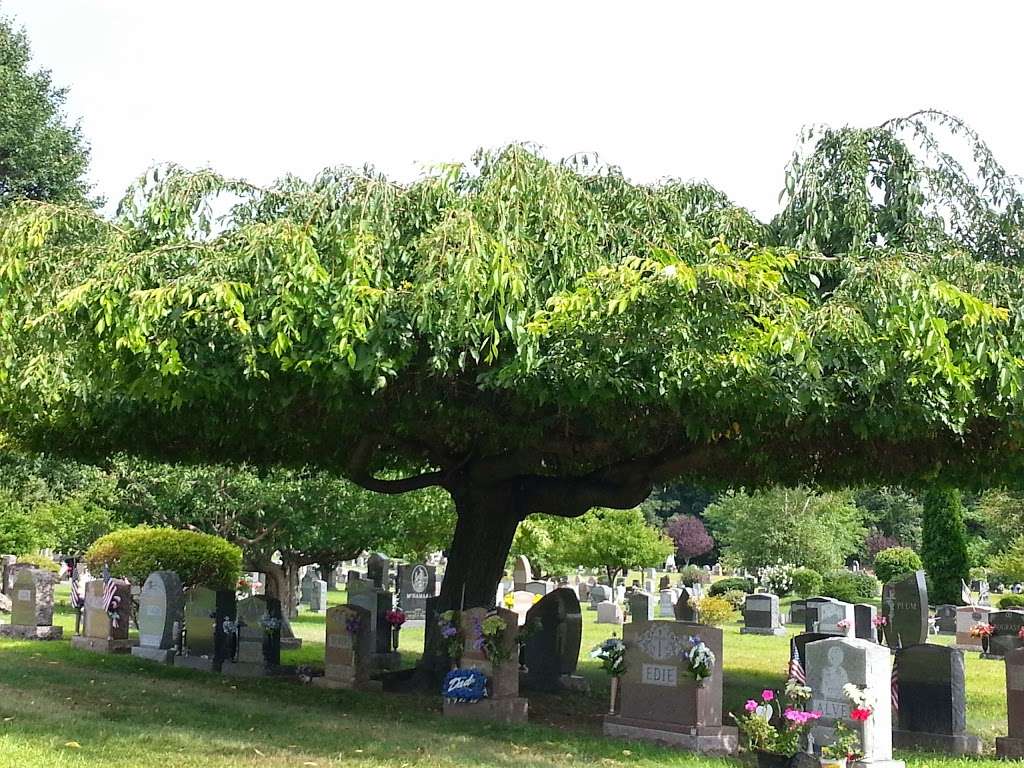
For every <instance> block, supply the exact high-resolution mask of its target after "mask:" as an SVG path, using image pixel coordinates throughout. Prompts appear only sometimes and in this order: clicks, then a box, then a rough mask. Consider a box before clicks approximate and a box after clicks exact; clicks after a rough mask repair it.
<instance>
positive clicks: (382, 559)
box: [366, 552, 391, 589]
mask: <svg viewBox="0 0 1024 768" xmlns="http://www.w3.org/2000/svg"><path fill="white" fill-rule="evenodd" d="M390 567H391V561H390V560H388V556H387V555H385V554H382V553H380V552H374V553H373V554H372V555H370V557H369V559H368V560H367V561H366V578H368V579H369V580H370V581H372V582H373V583H374V585H375V586H376V587H377V589H387V588H388V587H389V586H390V584H388V583H387V582H388V568H390Z"/></svg>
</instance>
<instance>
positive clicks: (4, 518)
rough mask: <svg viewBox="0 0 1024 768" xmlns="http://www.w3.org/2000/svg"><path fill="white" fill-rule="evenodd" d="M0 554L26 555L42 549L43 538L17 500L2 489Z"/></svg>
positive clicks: (0, 497) (0, 495) (0, 492)
mask: <svg viewBox="0 0 1024 768" xmlns="http://www.w3.org/2000/svg"><path fill="white" fill-rule="evenodd" d="M0 509H3V514H2V515H0V554H11V555H24V554H28V553H29V552H33V551H35V550H37V549H40V548H41V547H42V536H41V534H40V532H39V528H38V526H36V524H35V521H34V520H33V519H32V517H31V516H30V515H29V514H27V513H26V512H25V511H24V509H23V508H22V507H21V505H19V504H18V501H17V499H15V498H14V497H13V496H11V495H10V494H9V493H7V492H5V491H3V490H2V489H0Z"/></svg>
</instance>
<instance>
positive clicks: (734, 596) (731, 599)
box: [719, 589, 747, 611]
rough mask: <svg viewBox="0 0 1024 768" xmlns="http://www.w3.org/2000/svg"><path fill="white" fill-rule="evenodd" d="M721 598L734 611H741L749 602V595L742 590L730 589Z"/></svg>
mask: <svg viewBox="0 0 1024 768" xmlns="http://www.w3.org/2000/svg"><path fill="white" fill-rule="evenodd" d="M719 597H721V598H722V599H723V600H725V601H726V602H727V603H729V605H731V606H732V608H733V610H734V611H739V610H741V609H742V608H743V603H745V602H746V600H747V593H746V592H744V591H743V590H741V589H730V590H729V591H727V592H723V593H722V594H721V595H719Z"/></svg>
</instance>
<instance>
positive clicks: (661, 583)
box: [658, 576, 672, 592]
mask: <svg viewBox="0 0 1024 768" xmlns="http://www.w3.org/2000/svg"><path fill="white" fill-rule="evenodd" d="M666 589H672V579H670V578H669V577H668V576H662V577H661V578H660V579H658V591H659V592H662V591H664V590H666Z"/></svg>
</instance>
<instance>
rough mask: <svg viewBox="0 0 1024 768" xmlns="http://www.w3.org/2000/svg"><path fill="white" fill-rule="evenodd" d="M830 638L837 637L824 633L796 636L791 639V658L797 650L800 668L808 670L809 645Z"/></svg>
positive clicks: (806, 633)
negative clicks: (807, 649)
mask: <svg viewBox="0 0 1024 768" xmlns="http://www.w3.org/2000/svg"><path fill="white" fill-rule="evenodd" d="M830 637H835V635H826V634H824V633H822V632H803V633H801V634H799V635H794V636H793V637H791V638H790V639H789V657H790V658H791V659H792V658H793V651H794V650H795V651H796V657H797V660H798V661H799V662H800V666H801V667H803V668H804V669H805V670H806V669H807V652H806V648H807V644H808V643H814V642H817V641H818V640H827V639H828V638H830Z"/></svg>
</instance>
